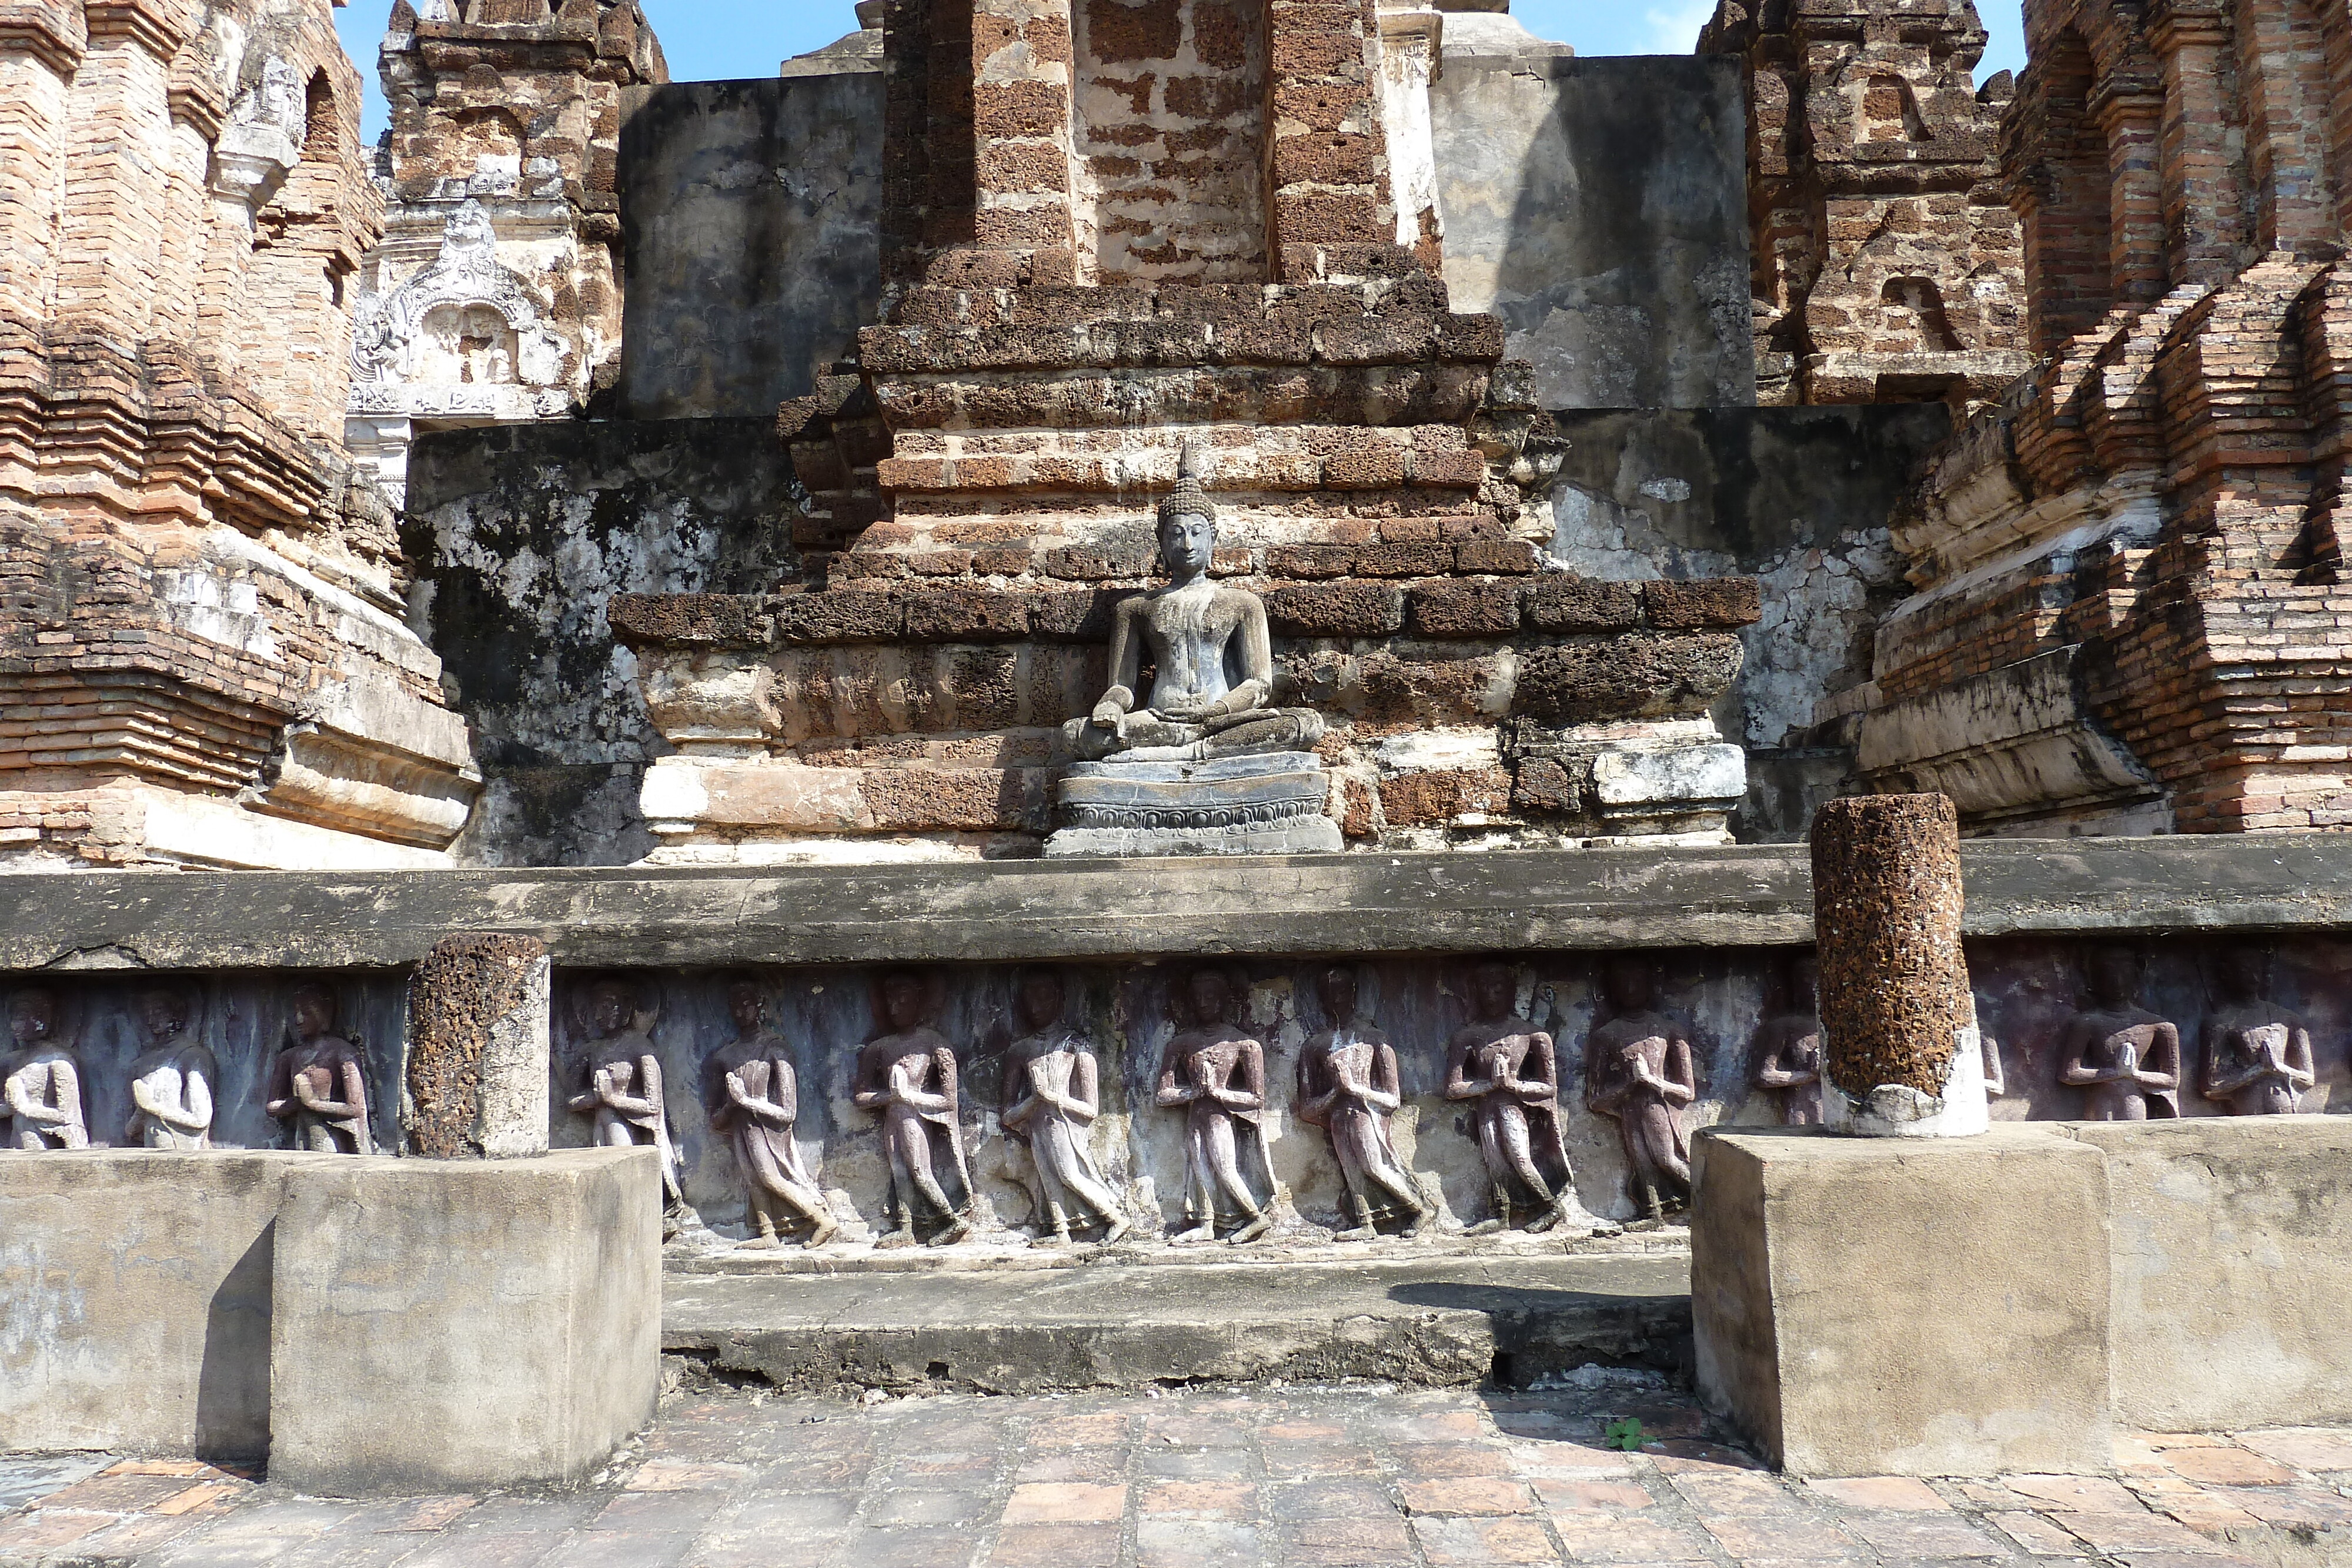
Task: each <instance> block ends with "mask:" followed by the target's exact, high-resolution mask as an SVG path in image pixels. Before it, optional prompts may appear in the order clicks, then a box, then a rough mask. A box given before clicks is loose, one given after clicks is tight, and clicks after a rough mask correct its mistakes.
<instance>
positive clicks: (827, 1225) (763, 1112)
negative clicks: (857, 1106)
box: [703, 980, 841, 1247]
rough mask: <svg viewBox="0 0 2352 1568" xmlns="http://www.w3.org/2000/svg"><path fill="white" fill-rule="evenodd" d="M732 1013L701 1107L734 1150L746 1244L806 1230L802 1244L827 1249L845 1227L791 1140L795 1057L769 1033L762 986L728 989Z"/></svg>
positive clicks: (744, 983)
mask: <svg viewBox="0 0 2352 1568" xmlns="http://www.w3.org/2000/svg"><path fill="white" fill-rule="evenodd" d="M727 1012H728V1016H729V1017H730V1018H731V1019H733V1020H734V1022H735V1039H734V1040H733V1042H732V1043H731V1044H729V1045H726V1046H724V1047H722V1048H720V1050H719V1054H718V1055H716V1056H714V1057H712V1058H711V1059H710V1064H709V1089H708V1092H707V1094H706V1096H705V1100H704V1105H703V1108H704V1110H705V1112H706V1113H708V1114H709V1118H710V1130H711V1131H712V1132H714V1133H717V1134H719V1135H721V1136H722V1137H724V1138H726V1139H727V1141H728V1142H729V1143H730V1145H733V1147H734V1150H735V1167H736V1169H737V1170H738V1171H740V1173H741V1174H742V1177H743V1197H744V1201H745V1205H746V1208H747V1215H748V1218H749V1220H750V1222H751V1226H752V1227H753V1228H754V1229H755V1230H756V1232H757V1234H755V1235H754V1236H752V1237H751V1239H748V1240H746V1241H745V1242H744V1243H743V1245H744V1246H746V1247H773V1246H776V1245H777V1244H778V1242H779V1240H780V1239H781V1237H782V1233H783V1232H785V1231H788V1230H791V1229H793V1228H795V1227H796V1226H801V1225H805V1226H806V1227H807V1228H808V1235H807V1237H806V1239H805V1245H807V1246H810V1247H822V1246H824V1244H825V1243H826V1242H828V1241H830V1240H832V1239H833V1238H834V1236H835V1233H836V1232H837V1231H839V1230H840V1228H841V1226H840V1224H839V1222H838V1221H836V1220H835V1218H833V1210H832V1208H831V1207H828V1206H827V1204H826V1203H825V1200H824V1188H822V1187H820V1186H818V1185H817V1180H816V1177H815V1176H812V1175H811V1174H810V1173H809V1168H808V1165H807V1162H805V1161H804V1160H803V1159H802V1158H801V1151H800V1145H798V1144H797V1143H795V1142H794V1141H793V1124H795V1123H796V1122H797V1121H798V1120H799V1119H800V1081H799V1078H798V1076H797V1075H796V1074H795V1073H794V1072H793V1063H792V1058H791V1057H790V1056H789V1055H788V1054H787V1053H786V1051H785V1050H784V1042H783V1040H782V1038H781V1037H779V1036H778V1035H777V1034H776V1032H775V1031H774V1030H772V1029H769V1028H768V1027H767V1026H766V1021H765V1013H766V1003H765V1001H764V1000H763V998H761V995H760V988H759V986H758V985H756V984H755V983H753V982H752V981H750V980H737V981H735V982H734V983H733V984H731V985H730V986H729V987H728V988H727Z"/></svg>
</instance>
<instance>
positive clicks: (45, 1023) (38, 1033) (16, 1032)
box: [8, 987, 58, 1049]
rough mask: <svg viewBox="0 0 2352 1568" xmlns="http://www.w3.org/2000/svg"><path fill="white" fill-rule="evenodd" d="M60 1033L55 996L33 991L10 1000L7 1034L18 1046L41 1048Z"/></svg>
mask: <svg viewBox="0 0 2352 1568" xmlns="http://www.w3.org/2000/svg"><path fill="white" fill-rule="evenodd" d="M57 1030H58V998H57V996H56V994H55V993H53V992H50V991H45V990H42V989H41V988H38V987H34V988H30V989H27V990H22V991H18V992H17V993H16V995H15V996H13V997H11V998H8V1034H9V1037H10V1038H11V1039H13V1040H16V1043H17V1044H18V1045H19V1046H23V1047H26V1048H27V1049H29V1048H31V1047H33V1046H36V1045H38V1044H40V1043H41V1042H42V1041H43V1040H47V1039H48V1038H49V1036H51V1035H53V1034H55V1033H56V1032H57Z"/></svg>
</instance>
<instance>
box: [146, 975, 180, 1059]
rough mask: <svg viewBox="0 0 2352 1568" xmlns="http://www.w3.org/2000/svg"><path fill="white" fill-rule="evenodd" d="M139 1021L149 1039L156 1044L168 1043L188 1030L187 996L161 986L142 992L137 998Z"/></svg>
mask: <svg viewBox="0 0 2352 1568" xmlns="http://www.w3.org/2000/svg"><path fill="white" fill-rule="evenodd" d="M139 1021H140V1023H141V1024H142V1025H143V1026H145V1028H146V1030H147V1038H148V1039H149V1040H153V1041H154V1042H155V1043H156V1044H157V1045H166V1044H169V1043H170V1042H171V1041H173V1040H177V1039H179V1038H180V1036H182V1035H184V1034H185V1033H186V1032H187V1031H188V1003H187V998H184V997H183V996H181V995H180V993H179V992H177V991H174V990H171V989H168V988H164V987H162V986H158V987H156V988H153V989H152V990H150V991H146V992H143V993H142V995H141V996H140V998H139Z"/></svg>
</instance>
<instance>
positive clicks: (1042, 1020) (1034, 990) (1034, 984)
mask: <svg viewBox="0 0 2352 1568" xmlns="http://www.w3.org/2000/svg"><path fill="white" fill-rule="evenodd" d="M1021 1017H1022V1018H1023V1019H1024V1020H1025V1021H1026V1022H1027V1024H1028V1025H1029V1027H1030V1028H1031V1029H1033V1030H1040V1029H1044V1028H1045V1026H1047V1025H1048V1024H1054V1023H1059V1022H1060V1021H1061V1019H1062V982H1061V981H1060V980H1058V979H1055V977H1053V976H1052V975H1050V974H1047V973H1045V971H1043V970H1040V971H1038V972H1037V973H1035V974H1031V975H1024V976H1023V977H1021Z"/></svg>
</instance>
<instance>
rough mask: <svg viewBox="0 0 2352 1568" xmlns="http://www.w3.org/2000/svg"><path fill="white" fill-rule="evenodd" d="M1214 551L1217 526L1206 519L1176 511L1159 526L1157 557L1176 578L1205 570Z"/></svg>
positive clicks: (1215, 549)
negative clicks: (1162, 560) (1158, 554)
mask: <svg viewBox="0 0 2352 1568" xmlns="http://www.w3.org/2000/svg"><path fill="white" fill-rule="evenodd" d="M1216 552H1217V525H1216V523H1215V521H1214V520H1213V519H1212V518H1209V517H1202V516H1199V515H1198V514H1196V513H1192V512H1180V513H1178V514H1177V515H1176V516H1175V517H1171V518H1169V519H1168V520H1167V521H1166V522H1164V523H1161V524H1160V557H1161V559H1164V560H1166V561H1167V562H1168V570H1170V571H1171V572H1175V573H1177V574H1179V575H1182V574H1185V573H1190V572H1202V571H1206V570H1209V560H1210V558H1211V557H1213V556H1214V555H1215V554H1216Z"/></svg>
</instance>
